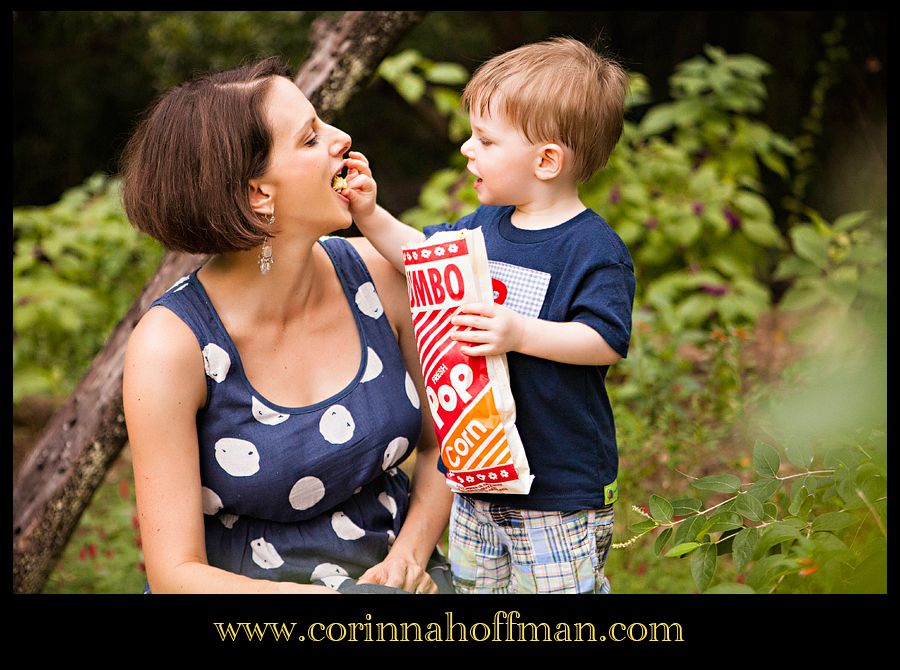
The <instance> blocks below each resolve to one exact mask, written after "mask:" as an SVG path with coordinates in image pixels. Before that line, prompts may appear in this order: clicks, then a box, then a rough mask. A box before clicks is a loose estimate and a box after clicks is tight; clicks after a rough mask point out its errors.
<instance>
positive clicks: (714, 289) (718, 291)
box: [700, 284, 728, 295]
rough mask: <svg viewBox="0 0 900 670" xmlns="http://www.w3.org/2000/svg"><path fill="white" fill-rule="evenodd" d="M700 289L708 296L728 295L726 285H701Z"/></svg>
mask: <svg viewBox="0 0 900 670" xmlns="http://www.w3.org/2000/svg"><path fill="white" fill-rule="evenodd" d="M700 289H701V290H702V291H705V292H706V293H709V294H710V295H725V294H726V293H728V286H727V285H726V284H701V285H700Z"/></svg>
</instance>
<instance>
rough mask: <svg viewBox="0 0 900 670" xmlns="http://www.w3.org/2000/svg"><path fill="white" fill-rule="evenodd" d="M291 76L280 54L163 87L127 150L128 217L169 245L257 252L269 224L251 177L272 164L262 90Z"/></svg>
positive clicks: (124, 164) (124, 159) (124, 189)
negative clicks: (252, 193)
mask: <svg viewBox="0 0 900 670" xmlns="http://www.w3.org/2000/svg"><path fill="white" fill-rule="evenodd" d="M273 77H288V78H290V73H289V70H288V67H287V66H286V65H285V64H284V63H283V61H281V59H279V58H277V57H272V58H266V59H264V60H261V61H258V62H256V63H253V64H250V65H245V66H243V67H239V68H235V69H232V70H226V71H223V72H217V73H213V74H207V75H204V76H201V77H199V78H198V79H195V80H193V81H190V82H188V83H185V84H181V85H179V86H176V87H174V88H171V89H169V90H167V91H166V92H164V93H163V94H162V95H160V96H159V98H157V100H156V102H155V103H154V104H153V105H152V106H151V107H150V109H149V110H148V111H147V112H146V113H145V115H144V117H143V118H142V119H141V121H140V123H139V124H138V126H137V128H136V129H135V131H134V133H133V134H132V136H131V138H130V139H129V141H128V144H127V145H126V147H125V150H124V152H123V154H122V201H123V204H124V207H125V212H126V214H127V215H128V218H129V220H130V221H131V223H132V224H133V225H134V226H135V227H136V228H138V229H139V230H141V231H143V232H145V233H147V234H148V235H151V236H152V237H154V238H156V239H157V240H159V241H160V242H161V243H162V244H163V246H165V247H166V248H167V249H169V250H172V251H185V252H189V253H203V254H215V253H223V252H227V251H238V250H243V249H252V248H253V247H257V246H259V245H260V244H262V242H263V241H264V239H265V237H266V235H267V234H270V233H269V231H268V230H267V228H266V226H265V224H264V222H263V221H262V220H261V219H260V217H259V215H257V214H256V213H254V212H253V210H252V209H251V208H250V201H249V197H248V181H249V180H250V179H254V178H256V177H259V176H261V175H263V174H264V173H265V171H266V169H267V167H268V159H269V152H270V150H271V148H272V133H271V131H270V129H269V127H268V125H267V123H266V117H265V105H264V101H265V96H266V93H267V91H268V89H269V85H270V83H271V81H272V78H273Z"/></svg>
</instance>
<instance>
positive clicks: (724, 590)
mask: <svg viewBox="0 0 900 670" xmlns="http://www.w3.org/2000/svg"><path fill="white" fill-rule="evenodd" d="M745 593H746V594H751V593H756V591H754V590H753V589H751V588H750V587H749V586H747V585H746V584H738V583H737V582H725V583H722V584H716V585H715V586H713V587H710V588H708V589H707V590H706V591H704V592H703V594H704V595H707V594H709V595H716V594H745Z"/></svg>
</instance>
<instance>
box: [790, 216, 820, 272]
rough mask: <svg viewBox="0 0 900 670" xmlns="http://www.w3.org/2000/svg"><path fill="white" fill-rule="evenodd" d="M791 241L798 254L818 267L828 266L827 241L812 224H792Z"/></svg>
mask: <svg viewBox="0 0 900 670" xmlns="http://www.w3.org/2000/svg"><path fill="white" fill-rule="evenodd" d="M791 242H792V243H793V246H794V251H795V252H796V253H797V255H798V256H800V257H801V258H805V259H806V260H808V261H810V262H812V263H815V265H816V266H817V267H819V268H822V269H825V268H826V267H828V243H827V242H826V240H825V238H824V237H823V236H822V235H821V234H820V233H819V232H818V231H817V230H816V229H815V228H814V227H813V226H808V225H800V226H794V228H792V229H791Z"/></svg>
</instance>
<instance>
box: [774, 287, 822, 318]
mask: <svg viewBox="0 0 900 670" xmlns="http://www.w3.org/2000/svg"><path fill="white" fill-rule="evenodd" d="M801 281H802V280H801ZM825 297H826V296H825V293H824V291H823V289H822V286H821V285H820V284H803V283H800V282H798V283H797V284H795V285H794V286H793V287H791V288H790V289H788V292H787V293H785V294H784V296H783V297H782V298H781V302H780V303H779V307H781V309H783V310H785V311H793V310H801V309H806V308H808V307H813V306H815V305H818V304H819V303H820V302H822V301H823V300H824V299H825Z"/></svg>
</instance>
